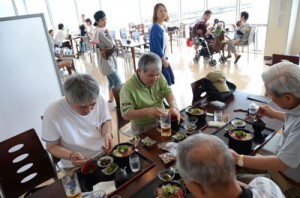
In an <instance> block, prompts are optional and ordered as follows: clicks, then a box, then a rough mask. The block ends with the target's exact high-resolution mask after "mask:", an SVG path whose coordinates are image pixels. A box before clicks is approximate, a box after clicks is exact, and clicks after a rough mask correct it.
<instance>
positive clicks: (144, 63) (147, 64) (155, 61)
mask: <svg viewBox="0 0 300 198" xmlns="http://www.w3.org/2000/svg"><path fill="white" fill-rule="evenodd" d="M138 67H139V69H141V70H142V71H143V72H146V71H147V70H148V69H149V68H154V69H155V70H156V71H159V72H160V71H161V67H162V62H161V59H160V58H159V56H158V55H157V54H155V53H152V52H148V53H144V54H143V55H142V56H141V57H140V59H139V62H138Z"/></svg>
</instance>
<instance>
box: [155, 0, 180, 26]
mask: <svg viewBox="0 0 300 198" xmlns="http://www.w3.org/2000/svg"><path fill="white" fill-rule="evenodd" d="M159 2H160V3H163V4H164V5H165V6H166V8H167V10H168V14H169V17H170V19H169V25H170V26H172V25H178V24H179V7H178V5H179V4H178V3H179V1H178V0H177V1H175V0H160V1H159Z"/></svg>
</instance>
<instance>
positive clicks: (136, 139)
mask: <svg viewBox="0 0 300 198" xmlns="http://www.w3.org/2000/svg"><path fill="white" fill-rule="evenodd" d="M140 140H141V138H140V137H138V136H134V137H133V138H132V139H130V140H129V141H128V142H129V143H131V144H133V145H134V146H135V147H137V146H138V144H139V142H140Z"/></svg>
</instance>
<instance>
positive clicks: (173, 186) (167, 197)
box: [155, 181, 186, 198]
mask: <svg viewBox="0 0 300 198" xmlns="http://www.w3.org/2000/svg"><path fill="white" fill-rule="evenodd" d="M185 195H186V191H185V188H184V187H183V186H182V185H181V184H179V183H177V182H170V181H168V182H164V183H162V184H159V185H158V186H157V187H156V191H155V197H157V198H171V197H177V198H184V197H185Z"/></svg>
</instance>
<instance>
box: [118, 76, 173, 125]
mask: <svg viewBox="0 0 300 198" xmlns="http://www.w3.org/2000/svg"><path fill="white" fill-rule="evenodd" d="M170 93H172V89H171V88H170V87H169V85H168V84H167V81H166V79H165V77H164V76H163V75H162V74H160V75H159V79H158V81H157V82H156V83H155V84H154V85H153V86H151V87H146V86H145V85H144V84H143V83H142V82H141V81H140V79H139V78H138V75H137V74H134V75H133V76H132V77H131V78H130V79H129V80H128V81H127V82H126V83H125V84H124V85H123V87H122V89H121V92H120V106H121V113H122V116H124V115H126V114H127V113H128V111H129V110H131V109H134V110H136V109H142V108H146V107H154V106H156V107H159V108H164V105H163V99H164V98H165V97H166V96H167V95H168V94H170ZM156 120H157V119H155V118H150V117H149V116H146V117H141V118H139V119H135V120H131V123H132V124H133V125H143V124H148V123H151V122H154V121H156Z"/></svg>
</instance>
